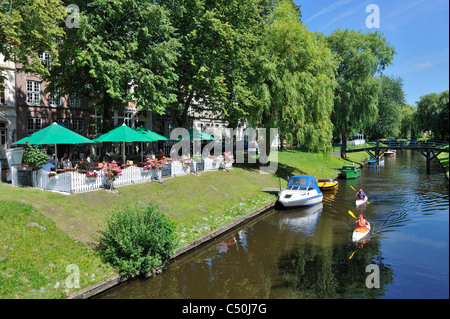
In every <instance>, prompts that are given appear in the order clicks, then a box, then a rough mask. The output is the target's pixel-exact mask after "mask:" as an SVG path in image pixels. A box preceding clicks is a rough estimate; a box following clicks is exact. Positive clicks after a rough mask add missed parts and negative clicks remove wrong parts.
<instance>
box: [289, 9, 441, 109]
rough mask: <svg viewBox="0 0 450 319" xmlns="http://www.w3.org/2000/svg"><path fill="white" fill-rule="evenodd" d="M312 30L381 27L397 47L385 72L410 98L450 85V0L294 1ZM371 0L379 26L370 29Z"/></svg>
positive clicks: (366, 29) (409, 100)
mask: <svg viewBox="0 0 450 319" xmlns="http://www.w3.org/2000/svg"><path fill="white" fill-rule="evenodd" d="M294 2H295V3H296V4H299V5H301V10H302V19H301V20H302V21H303V22H304V23H305V24H307V25H308V29H309V30H311V31H319V32H322V33H324V34H326V35H328V34H330V33H331V32H332V31H333V30H334V29H338V28H341V29H346V28H348V29H354V30H361V31H363V32H368V31H380V32H382V33H383V34H384V36H385V37H386V38H387V40H388V41H389V42H390V43H391V45H393V46H394V47H395V49H396V51H397V54H396V55H395V57H394V61H393V64H392V65H390V66H389V67H387V68H386V69H385V71H384V74H386V75H394V76H400V77H401V78H402V79H403V83H404V86H403V89H404V91H405V94H406V102H407V103H408V104H411V105H416V102H417V101H418V100H419V98H420V97H421V96H423V95H425V94H428V93H433V92H436V93H440V92H442V91H444V90H448V89H449V1H448V0H390V1H388V0H384V1H381V0H380V1H377V0H371V1H364V0H294ZM369 4H375V5H377V6H378V8H379V14H380V15H379V16H380V20H379V21H380V25H379V28H371V29H369V28H367V26H366V18H367V17H368V16H369V15H370V14H371V13H372V12H370V11H369V12H366V7H367V6H368V5H369Z"/></svg>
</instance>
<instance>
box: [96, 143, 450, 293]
mask: <svg viewBox="0 0 450 319" xmlns="http://www.w3.org/2000/svg"><path fill="white" fill-rule="evenodd" d="M359 188H363V190H364V191H365V192H366V194H367V195H368V198H369V202H370V203H368V204H366V205H363V206H361V207H358V208H357V207H356V205H355V193H356V192H355V191H354V190H353V189H359ZM349 210H350V211H351V212H353V213H354V214H355V215H357V214H359V213H363V214H364V215H365V217H366V219H367V220H368V221H370V223H371V226H372V231H371V233H370V235H369V236H368V239H367V240H366V241H364V242H362V243H359V244H357V245H355V244H354V243H352V241H351V234H352V231H353V229H354V228H355V219H354V218H353V217H352V216H351V215H350V214H349V213H348V211H349ZM97 297H98V298H134V299H138V298H147V299H148V298H158V299H161V298H163V299H164V298H183V299H184V298H198V299H203V298H207V299H215V298H235V299H240V298H246V299H253V298H258V299H261V298H283V299H294V298H295V299H299V298H315V299H317V298H351V299H353V298H406V299H409V298H449V185H448V181H447V180H446V178H445V176H444V175H443V173H442V170H441V168H440V166H439V164H438V163H437V162H435V161H434V163H432V167H431V175H426V166H425V158H424V156H423V155H422V154H420V153H418V152H415V151H409V150H405V151H398V152H397V155H396V156H395V157H392V158H385V163H384V165H383V166H380V168H379V169H377V168H375V167H371V166H369V167H365V168H364V169H363V170H362V175H361V177H360V178H358V179H355V180H341V179H340V180H339V188H338V189H337V191H335V192H331V193H324V200H323V203H322V204H319V205H317V206H314V207H309V208H301V209H291V210H284V209H273V210H271V211H269V212H267V213H265V214H264V215H262V216H260V217H258V218H256V219H254V220H252V221H250V222H249V223H247V224H245V225H243V226H242V227H239V228H237V229H235V230H233V231H231V232H229V233H226V234H224V235H223V236H221V237H220V238H218V239H217V240H215V241H212V242H210V243H209V244H206V245H205V246H203V247H201V248H199V249H197V250H196V251H194V252H191V253H188V254H186V255H185V256H183V257H181V258H178V259H176V260H174V261H172V262H171V263H169V265H168V267H167V268H166V269H164V270H163V272H162V273H160V274H158V275H156V276H153V277H151V278H149V279H139V280H131V281H129V282H127V283H125V284H122V285H120V286H118V287H116V288H113V289H111V290H108V291H107V292H105V293H103V294H101V295H99V296H97Z"/></svg>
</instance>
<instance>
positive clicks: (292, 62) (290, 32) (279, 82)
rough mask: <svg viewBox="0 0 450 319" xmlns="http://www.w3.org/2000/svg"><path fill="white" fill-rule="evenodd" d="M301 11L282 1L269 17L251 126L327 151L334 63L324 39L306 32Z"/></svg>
mask: <svg viewBox="0 0 450 319" xmlns="http://www.w3.org/2000/svg"><path fill="white" fill-rule="evenodd" d="M300 15H301V13H300V11H299V8H298V7H296V6H295V5H294V4H293V3H292V1H288V0H281V1H278V2H276V3H275V8H274V10H273V12H272V13H271V15H270V16H269V17H268V20H267V24H266V27H265V30H264V32H263V34H262V37H261V44H260V50H259V52H260V59H259V62H258V63H259V65H258V66H257V70H258V73H257V79H255V83H256V84H255V92H256V93H255V94H256V96H258V98H259V103H257V104H255V108H254V110H253V111H252V112H251V113H252V115H251V117H250V119H251V122H252V124H253V125H255V126H259V127H264V128H271V127H273V128H275V127H276V128H278V130H279V134H280V139H281V141H283V139H284V138H285V137H286V136H291V137H292V138H293V139H294V140H297V142H298V143H299V144H301V145H302V146H304V147H306V148H308V149H309V150H311V151H327V150H329V149H330V148H331V138H332V127H333V126H332V123H331V120H330V115H331V112H332V106H333V90H334V88H335V85H336V82H335V78H334V70H335V68H336V62H335V60H334V59H333V56H332V54H331V51H330V50H329V49H328V47H327V45H326V43H325V41H324V38H323V37H322V36H321V35H319V34H317V33H314V32H310V31H308V29H307V27H306V26H305V25H304V24H303V23H302V22H301V21H300ZM268 131H269V130H267V132H268ZM267 139H268V137H267V138H266V140H267Z"/></svg>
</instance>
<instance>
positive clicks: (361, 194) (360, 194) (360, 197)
mask: <svg viewBox="0 0 450 319" xmlns="http://www.w3.org/2000/svg"><path fill="white" fill-rule="evenodd" d="M365 197H366V194H364V192H362V193H358V199H364V198H365Z"/></svg>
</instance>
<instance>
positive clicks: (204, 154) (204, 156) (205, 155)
mask: <svg viewBox="0 0 450 319" xmlns="http://www.w3.org/2000/svg"><path fill="white" fill-rule="evenodd" d="M202 156H203V158H207V157H209V156H210V153H209V149H208V148H207V147H205V148H204V149H203V153H202Z"/></svg>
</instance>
